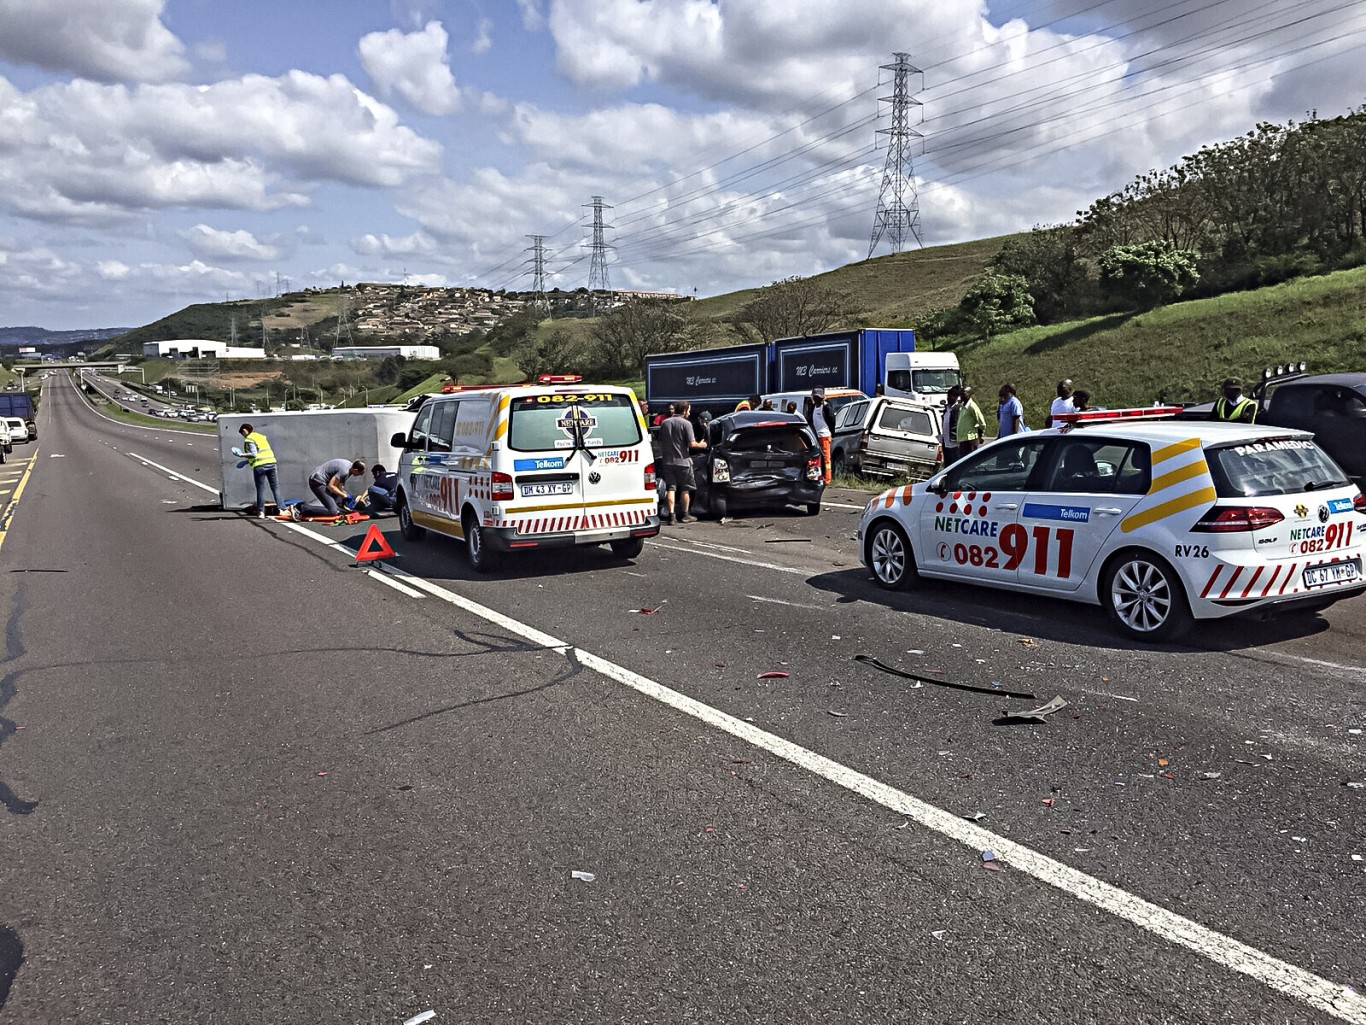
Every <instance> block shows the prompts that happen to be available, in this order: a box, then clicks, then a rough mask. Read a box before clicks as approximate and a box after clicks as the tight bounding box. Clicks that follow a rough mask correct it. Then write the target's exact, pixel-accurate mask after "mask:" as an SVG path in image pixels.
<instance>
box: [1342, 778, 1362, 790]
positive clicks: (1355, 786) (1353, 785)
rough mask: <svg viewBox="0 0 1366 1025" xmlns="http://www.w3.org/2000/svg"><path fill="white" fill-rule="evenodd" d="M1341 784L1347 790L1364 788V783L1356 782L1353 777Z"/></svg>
mask: <svg viewBox="0 0 1366 1025" xmlns="http://www.w3.org/2000/svg"><path fill="white" fill-rule="evenodd" d="M1342 785H1343V786H1345V787H1346V788H1347V789H1349V790H1366V783H1358V782H1357V781H1356V780H1354V779H1350V780H1348V781H1347V782H1346V783H1344V784H1342Z"/></svg>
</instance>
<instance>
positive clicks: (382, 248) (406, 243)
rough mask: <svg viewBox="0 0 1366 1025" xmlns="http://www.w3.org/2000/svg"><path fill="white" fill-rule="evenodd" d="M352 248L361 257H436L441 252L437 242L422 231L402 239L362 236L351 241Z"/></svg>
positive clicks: (387, 236) (389, 236) (384, 236)
mask: <svg viewBox="0 0 1366 1025" xmlns="http://www.w3.org/2000/svg"><path fill="white" fill-rule="evenodd" d="M351 248H352V250H353V251H354V252H356V253H358V254H359V255H361V256H374V255H384V256H434V255H436V254H437V252H438V250H439V246H438V245H437V242H436V240H435V239H434V238H432V237H431V236H430V235H428V234H427V233H426V232H422V231H416V232H414V233H413V234H411V235H406V236H404V237H402V238H395V237H394V236H392V235H362V236H361V237H360V238H355V239H352V240H351Z"/></svg>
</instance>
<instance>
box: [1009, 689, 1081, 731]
mask: <svg viewBox="0 0 1366 1025" xmlns="http://www.w3.org/2000/svg"><path fill="white" fill-rule="evenodd" d="M1012 697H1013V695H1012ZM1066 707H1067V701H1066V700H1065V699H1064V698H1063V697H1061V696H1058V697H1055V698H1053V699H1052V700H1050V701H1047V702H1045V703H1044V704H1042V705H1040V706H1039V707H1038V708H1031V709H1029V710H1028V711H1025V712H1011V711H1006V712H1005V713H1004V714H1003V716H1002V718H1000V719H997V720H996V722H997V723H998V724H999V725H1008V724H1010V723H1021V722H1042V723H1046V722H1048V716H1050V715H1052V714H1053V713H1054V712H1061V711H1062V710H1063V709H1064V708H1066Z"/></svg>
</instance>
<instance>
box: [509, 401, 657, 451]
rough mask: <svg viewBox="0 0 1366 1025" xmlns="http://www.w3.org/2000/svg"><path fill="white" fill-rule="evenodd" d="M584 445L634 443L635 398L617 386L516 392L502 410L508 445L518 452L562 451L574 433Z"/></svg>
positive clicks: (637, 428) (636, 423)
mask: <svg viewBox="0 0 1366 1025" xmlns="http://www.w3.org/2000/svg"><path fill="white" fill-rule="evenodd" d="M576 436H577V437H580V438H582V443H583V445H584V447H586V448H622V447H625V446H628V445H636V444H639V443H640V440H641V438H640V423H639V414H638V411H637V406H636V403H635V402H634V401H633V400H632V399H631V396H630V395H625V394H621V393H617V392H575V393H568V392H563V393H553V394H548V395H522V396H519V397H517V398H515V399H513V400H512V407H511V409H510V410H509V413H508V445H509V446H510V447H511V448H513V449H516V450H517V451H518V452H544V451H546V450H563V451H568V450H570V449H572V448H574V447H575V438H576Z"/></svg>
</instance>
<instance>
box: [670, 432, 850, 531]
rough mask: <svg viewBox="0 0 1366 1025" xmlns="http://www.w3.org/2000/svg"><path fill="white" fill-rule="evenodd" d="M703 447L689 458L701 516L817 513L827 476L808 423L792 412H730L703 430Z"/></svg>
mask: <svg viewBox="0 0 1366 1025" xmlns="http://www.w3.org/2000/svg"><path fill="white" fill-rule="evenodd" d="M705 440H706V442H707V447H706V449H704V450H699V451H697V452H695V453H694V454H693V457H692V459H693V471H694V475H695V476H696V478H697V494H696V496H695V497H694V502H695V503H696V507H697V509H698V511H699V512H705V513H709V514H710V515H712V516H725V515H726V514H727V513H729V512H730V511H731V510H734V509H741V508H749V509H752V508H758V507H764V506H769V507H775V506H776V507H781V506H786V505H800V506H805V507H806V511H807V514H808V515H811V516H815V515H816V514H817V513H819V512H820V511H821V495H823V494H824V493H825V474H824V472H823V470H822V468H821V450H820V445H819V444H818V443H817V441H816V435H815V433H814V432H813V431H812V430H811V427H810V425H809V424H807V422H806V420H804V419H803V418H802V417H800V416H798V415H796V414H795V413H778V412H774V411H772V410H762V409H761V410H755V411H753V412H739V413H728V414H727V415H725V416H722V417H717V418H716V419H715V420H713V421H711V423H710V424H708V426H707V435H706V439H705Z"/></svg>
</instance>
